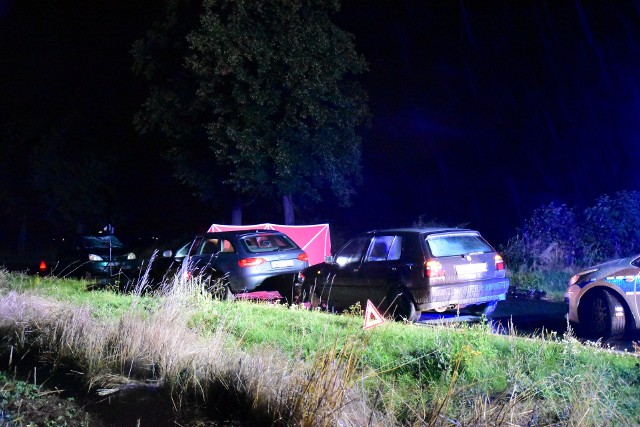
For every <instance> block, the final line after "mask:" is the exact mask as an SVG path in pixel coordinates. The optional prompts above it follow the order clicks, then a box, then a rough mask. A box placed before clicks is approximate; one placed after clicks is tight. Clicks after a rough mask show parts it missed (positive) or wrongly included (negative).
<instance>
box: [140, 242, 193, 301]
mask: <svg viewBox="0 0 640 427" xmlns="http://www.w3.org/2000/svg"><path fill="white" fill-rule="evenodd" d="M191 244H192V241H188V242H186V243H183V244H181V245H179V246H177V247H175V249H166V250H164V251H163V252H162V253H156V254H155V256H153V257H151V258H150V259H149V261H148V264H143V266H142V270H143V271H142V278H143V279H146V285H147V287H148V288H151V289H154V288H157V287H158V286H160V285H161V284H162V283H165V282H170V281H171V280H173V279H174V278H175V277H176V275H177V274H178V273H179V270H180V268H181V266H182V260H184V259H185V257H187V255H189V249H190V248H191Z"/></svg>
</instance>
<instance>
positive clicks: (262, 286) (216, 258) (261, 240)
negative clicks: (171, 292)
mask: <svg viewBox="0 0 640 427" xmlns="http://www.w3.org/2000/svg"><path fill="white" fill-rule="evenodd" d="M183 262H184V263H188V264H187V265H186V266H185V267H186V268H185V269H186V270H187V271H188V272H189V273H190V274H192V275H193V276H200V277H203V278H206V279H214V280H218V279H220V280H222V281H223V282H224V283H225V286H226V287H227V289H228V290H229V291H230V292H231V293H233V294H237V293H244V292H252V291H256V290H267V291H268V290H278V291H282V292H281V293H283V292H284V293H283V294H282V296H283V297H285V298H288V296H289V295H290V294H291V293H292V290H293V283H294V280H295V277H296V275H297V273H299V272H300V270H302V269H303V268H306V267H308V266H309V258H308V256H307V254H306V252H304V251H303V250H302V249H300V247H299V246H298V245H297V244H296V243H295V242H294V241H293V240H291V239H290V238H289V237H288V236H287V235H286V234H284V233H282V232H279V231H273V230H256V231H224V232H215V233H207V234H204V235H201V236H197V237H196V238H195V239H194V241H193V243H192V245H191V250H190V254H189V257H188V258H185V260H184V261H183Z"/></svg>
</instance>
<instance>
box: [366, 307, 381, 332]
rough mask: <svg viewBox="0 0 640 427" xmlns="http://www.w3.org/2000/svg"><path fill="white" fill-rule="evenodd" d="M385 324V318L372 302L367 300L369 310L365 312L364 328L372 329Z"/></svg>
mask: <svg viewBox="0 0 640 427" xmlns="http://www.w3.org/2000/svg"><path fill="white" fill-rule="evenodd" d="M383 323H384V317H382V315H381V314H380V312H379V311H378V309H377V308H376V306H375V305H373V303H372V302H371V301H370V300H367V308H366V309H365V311H364V328H363V329H371V328H375V327H376V326H379V325H382V324H383Z"/></svg>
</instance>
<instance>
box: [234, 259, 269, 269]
mask: <svg viewBox="0 0 640 427" xmlns="http://www.w3.org/2000/svg"><path fill="white" fill-rule="evenodd" d="M265 262H267V260H266V259H264V258H244V259H241V260H240V261H238V265H239V266H240V267H257V266H259V265H260V264H264V263H265Z"/></svg>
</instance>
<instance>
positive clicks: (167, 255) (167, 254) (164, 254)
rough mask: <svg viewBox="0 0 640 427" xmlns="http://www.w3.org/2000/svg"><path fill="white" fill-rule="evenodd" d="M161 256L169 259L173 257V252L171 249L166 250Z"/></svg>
mask: <svg viewBox="0 0 640 427" xmlns="http://www.w3.org/2000/svg"><path fill="white" fill-rule="evenodd" d="M162 256H163V257H165V258H171V257H172V256H173V251H171V249H167V250H166V251H164V252H162Z"/></svg>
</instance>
